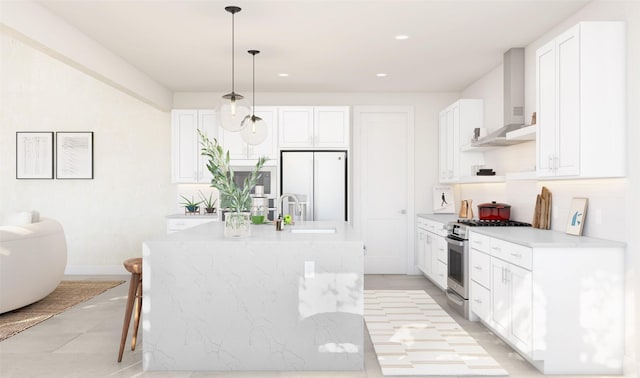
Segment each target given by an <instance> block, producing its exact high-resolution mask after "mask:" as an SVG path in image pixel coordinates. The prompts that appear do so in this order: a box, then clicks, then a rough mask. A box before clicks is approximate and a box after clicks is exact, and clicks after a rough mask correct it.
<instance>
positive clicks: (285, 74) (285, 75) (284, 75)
mask: <svg viewBox="0 0 640 378" xmlns="http://www.w3.org/2000/svg"><path fill="white" fill-rule="evenodd" d="M278 76H280V77H287V76H289V74H288V73H279V74H278Z"/></svg>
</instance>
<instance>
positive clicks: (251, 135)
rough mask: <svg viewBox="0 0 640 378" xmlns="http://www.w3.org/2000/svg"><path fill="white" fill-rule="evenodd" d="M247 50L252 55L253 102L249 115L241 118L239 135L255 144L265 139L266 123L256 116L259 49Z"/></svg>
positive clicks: (248, 142)
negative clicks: (257, 58)
mask: <svg viewBox="0 0 640 378" xmlns="http://www.w3.org/2000/svg"><path fill="white" fill-rule="evenodd" d="M247 52H248V53H249V54H251V55H253V85H252V92H253V94H252V95H253V104H252V106H251V115H247V116H246V117H244V119H243V120H242V130H241V131H240V136H241V137H242V140H244V141H245V143H247V144H250V145H254V146H255V145H257V144H260V143H262V142H264V141H265V140H266V139H267V124H266V123H265V122H264V120H263V119H262V118H260V117H258V116H256V54H260V51H258V50H249V51H247Z"/></svg>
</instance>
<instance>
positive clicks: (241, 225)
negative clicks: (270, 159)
mask: <svg viewBox="0 0 640 378" xmlns="http://www.w3.org/2000/svg"><path fill="white" fill-rule="evenodd" d="M198 134H199V136H200V144H201V145H202V150H201V151H202V152H201V154H202V156H206V157H207V158H209V161H208V162H207V169H208V170H209V172H211V176H212V178H211V186H212V187H214V188H216V189H218V191H219V192H220V198H221V202H222V203H225V204H226V206H228V207H229V210H230V211H229V212H226V213H225V214H224V222H225V228H224V231H225V236H248V235H249V232H250V231H249V214H250V213H249V208H250V206H251V188H253V187H254V186H255V185H256V181H257V179H258V176H259V171H260V169H262V166H263V165H264V163H265V162H266V161H267V158H266V157H260V158H259V159H258V162H257V163H256V165H255V167H254V168H253V170H252V171H251V175H249V176H248V177H247V178H246V179H245V180H244V183H243V186H242V189H241V188H240V187H239V186H238V185H237V184H236V183H235V181H234V172H233V169H232V168H231V166H230V161H231V158H230V157H229V151H227V152H226V153H225V152H224V151H223V150H222V146H220V144H219V143H218V140H217V139H216V138H213V141H211V140H210V139H209V138H208V137H207V136H206V135H204V134H202V133H201V132H200V130H198Z"/></svg>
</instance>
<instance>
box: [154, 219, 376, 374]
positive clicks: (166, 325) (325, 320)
mask: <svg viewBox="0 0 640 378" xmlns="http://www.w3.org/2000/svg"><path fill="white" fill-rule="evenodd" d="M251 227H252V228H251V236H250V237H247V238H225V237H224V236H223V224H222V222H211V223H206V224H203V225H200V226H197V227H194V228H190V229H187V230H184V231H181V232H177V233H174V234H170V235H166V236H162V237H158V238H157V239H154V240H150V241H146V242H144V243H143V271H144V274H143V290H144V291H143V297H144V300H143V309H142V311H143V315H142V332H143V368H144V370H191V371H193V370H200V371H203V370H204V371H206V370H209V371H228V370H362V369H363V368H364V362H363V361H364V349H363V348H364V299H363V270H364V250H363V249H364V244H363V242H362V240H361V239H360V236H359V235H358V234H357V233H356V232H355V231H354V230H353V229H352V227H351V226H350V225H348V224H346V223H328V222H301V223H300V224H296V226H293V227H288V226H287V227H285V230H284V231H275V226H273V225H259V226H254V225H252V226H251ZM292 228H295V229H303V228H304V229H329V228H335V229H336V232H335V233H327V232H319V233H307V232H305V233H292V232H290V230H291V229H292Z"/></svg>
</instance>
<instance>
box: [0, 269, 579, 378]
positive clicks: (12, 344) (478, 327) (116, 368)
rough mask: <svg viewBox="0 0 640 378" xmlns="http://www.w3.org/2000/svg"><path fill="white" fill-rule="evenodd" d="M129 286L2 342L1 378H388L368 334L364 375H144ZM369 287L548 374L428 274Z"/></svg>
mask: <svg viewBox="0 0 640 378" xmlns="http://www.w3.org/2000/svg"><path fill="white" fill-rule="evenodd" d="M68 279H74V280H77V279H90V280H113V279H127V277H125V276H116V277H114V276H94V277H84V276H83V277H79V276H70V277H68ZM127 288H128V283H127V284H123V285H120V286H117V287H115V288H113V289H111V290H108V291H107V292H105V293H103V294H101V295H99V296H97V297H95V298H93V299H91V300H89V301H87V302H84V303H81V304H79V305H77V306H75V307H74V308H72V309H69V310H67V311H65V312H63V313H62V314H60V315H58V316H55V317H53V318H51V319H49V320H46V321H44V322H43V323H40V324H38V325H36V326H34V327H32V328H30V329H28V330H26V331H24V332H21V333H19V334H18V335H16V336H13V337H11V338H9V339H7V340H5V341H3V342H0V377H2V378H10V377H11V378H14V377H15V378H26V377H55V378H58V377H78V378H87V377H136V378H137V377H172V378H173V377H176V378H181V377H190V378H191V377H193V378H196V377H243V378H244V377H247V378H249V377H291V378H293V377H331V378H343V377H344V378H346V377H353V378H356V377H358V378H364V377H382V373H381V372H380V366H379V364H378V362H377V359H376V354H375V352H374V351H373V346H372V344H371V340H370V339H369V337H368V334H367V336H366V339H365V370H363V371H360V372H233V373H230V372H224V373H215V372H213V373H212V372H186V371H185V372H166V373H160V372H144V371H143V370H142V362H141V356H142V353H141V349H142V341H141V340H139V342H140V343H139V344H138V345H139V346H140V347H139V348H136V351H135V352H131V351H130V350H128V349H125V353H124V357H123V359H122V362H121V363H118V362H116V360H117V354H118V347H119V343H120V332H121V330H122V320H123V316H124V307H125V301H126V296H127ZM365 289H406V290H413V289H421V290H426V291H427V293H429V295H430V296H431V297H433V298H434V299H435V300H436V301H437V302H438V303H440V305H441V306H442V307H443V308H444V309H445V310H446V311H447V312H449V314H450V315H451V316H452V317H453V318H454V319H455V320H456V321H457V322H458V323H460V325H461V326H462V327H463V328H464V329H465V330H466V331H467V332H468V333H469V334H470V335H471V336H473V337H474V338H475V339H476V340H477V341H478V343H479V344H480V345H482V346H483V347H484V348H485V349H486V350H487V352H489V354H490V355H491V356H492V357H493V358H495V359H496V360H497V361H498V363H499V364H500V365H501V366H502V367H503V368H504V369H506V370H507V371H508V372H509V374H510V376H511V377H523V378H529V377H542V376H544V375H542V374H540V373H539V372H538V371H537V370H536V369H535V368H533V367H532V366H531V365H530V364H529V363H527V362H526V361H524V360H523V359H522V358H521V357H520V356H519V355H518V354H517V353H515V352H514V351H513V350H512V349H511V348H510V347H509V346H507V345H506V344H504V343H503V342H502V341H501V340H499V339H498V338H497V337H495V336H494V335H493V334H492V333H491V332H489V331H488V330H487V329H486V328H485V327H484V326H483V325H482V324H480V323H475V322H473V323H472V322H468V321H466V320H464V319H462V318H461V317H460V316H459V315H458V314H457V313H454V312H451V311H449V309H448V307H447V305H446V298H445V295H444V293H443V292H442V291H441V290H439V289H438V288H436V287H435V286H434V285H433V284H431V283H430V282H429V281H428V280H427V279H426V278H424V277H422V276H404V275H367V276H366V277H365ZM545 377H550V376H545ZM562 377H563V378H567V377H568V376H562Z"/></svg>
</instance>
